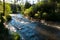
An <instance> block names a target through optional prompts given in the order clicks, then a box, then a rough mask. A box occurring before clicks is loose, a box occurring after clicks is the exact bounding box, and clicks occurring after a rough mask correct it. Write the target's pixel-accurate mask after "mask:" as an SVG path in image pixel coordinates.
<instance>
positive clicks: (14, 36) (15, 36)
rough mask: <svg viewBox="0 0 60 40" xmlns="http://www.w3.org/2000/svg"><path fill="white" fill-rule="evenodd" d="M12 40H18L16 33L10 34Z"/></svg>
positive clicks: (18, 36)
mask: <svg viewBox="0 0 60 40" xmlns="http://www.w3.org/2000/svg"><path fill="white" fill-rule="evenodd" d="M11 35H12V40H20V35H19V34H18V33H16V32H12V34H11Z"/></svg>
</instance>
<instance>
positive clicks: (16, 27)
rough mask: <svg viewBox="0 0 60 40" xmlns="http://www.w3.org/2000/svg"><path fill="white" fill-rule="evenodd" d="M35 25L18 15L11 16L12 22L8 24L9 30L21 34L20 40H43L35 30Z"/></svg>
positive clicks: (35, 23)
mask: <svg viewBox="0 0 60 40" xmlns="http://www.w3.org/2000/svg"><path fill="white" fill-rule="evenodd" d="M37 25H38V23H37V22H31V21H30V20H28V19H26V18H24V17H23V16H22V15H20V14H16V16H12V20H11V21H10V22H9V28H10V30H11V31H14V32H18V33H19V34H21V36H22V37H23V38H24V39H22V40H43V38H42V36H40V35H39V34H38V32H37V31H36V30H35V27H37Z"/></svg>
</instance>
